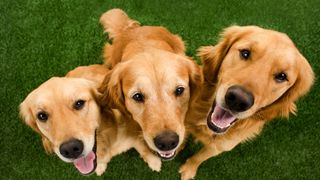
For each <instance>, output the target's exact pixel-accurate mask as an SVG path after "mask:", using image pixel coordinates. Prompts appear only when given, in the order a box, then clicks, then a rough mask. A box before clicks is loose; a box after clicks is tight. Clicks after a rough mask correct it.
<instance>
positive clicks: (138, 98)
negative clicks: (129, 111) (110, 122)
mask: <svg viewBox="0 0 320 180" xmlns="http://www.w3.org/2000/svg"><path fill="white" fill-rule="evenodd" d="M132 99H134V100H135V101H136V102H143V101H144V96H143V94H142V93H141V92H138V93H135V94H134V95H133V96H132Z"/></svg>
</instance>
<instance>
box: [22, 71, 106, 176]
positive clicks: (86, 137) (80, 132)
mask: <svg viewBox="0 0 320 180" xmlns="http://www.w3.org/2000/svg"><path fill="white" fill-rule="evenodd" d="M96 88H97V85H96V83H94V82H92V81H89V80H86V79H80V78H64V77H62V78H58V77H54V78H51V79H49V80H48V81H46V82H45V83H43V84H42V85H40V86H39V87H38V88H37V89H35V90H34V91H32V92H31V93H30V94H29V95H28V96H27V97H26V99H25V100H24V101H23V102H22V103H21V104H20V114H21V117H22V119H23V120H24V122H25V123H26V124H27V125H28V126H30V127H31V128H32V129H33V130H34V131H36V132H37V133H39V134H40V135H41V137H42V142H43V146H44V148H45V150H46V151H47V152H48V153H51V152H55V154H57V155H58V156H59V158H60V159H62V160H63V161H65V162H73V163H74V165H75V166H76V168H77V169H78V170H79V171H80V172H81V173H82V174H89V173H92V172H93V171H94V170H95V168H96V134H95V133H96V129H97V128H98V125H99V123H100V114H101V113H100V108H99V106H98V105H97V103H96V100H95V98H96V96H97V94H98V92H97V90H96Z"/></svg>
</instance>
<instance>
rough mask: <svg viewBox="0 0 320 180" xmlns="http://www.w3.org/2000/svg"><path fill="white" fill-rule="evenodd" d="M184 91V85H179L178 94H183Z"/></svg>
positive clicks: (176, 92)
mask: <svg viewBox="0 0 320 180" xmlns="http://www.w3.org/2000/svg"><path fill="white" fill-rule="evenodd" d="M183 92H184V87H177V89H176V91H175V94H176V96H181V95H182V94H183Z"/></svg>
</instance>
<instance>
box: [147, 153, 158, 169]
mask: <svg viewBox="0 0 320 180" xmlns="http://www.w3.org/2000/svg"><path fill="white" fill-rule="evenodd" d="M146 161H147V163H148V166H149V167H150V169H152V170H153V171H157V172H160V170H161V159H160V158H159V157H158V156H154V155H152V156H149V157H148V159H146Z"/></svg>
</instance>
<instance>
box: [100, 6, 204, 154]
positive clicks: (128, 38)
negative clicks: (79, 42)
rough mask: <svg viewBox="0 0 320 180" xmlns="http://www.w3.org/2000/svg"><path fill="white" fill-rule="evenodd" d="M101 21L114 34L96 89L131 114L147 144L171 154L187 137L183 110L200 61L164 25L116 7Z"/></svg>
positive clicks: (198, 78)
mask: <svg viewBox="0 0 320 180" xmlns="http://www.w3.org/2000/svg"><path fill="white" fill-rule="evenodd" d="M100 22H101V24H102V25H103V27H104V29H105V31H106V32H107V33H108V35H109V38H111V39H112V45H110V44H107V45H106V46H105V49H104V57H105V59H106V64H109V66H111V67H112V68H113V69H112V72H111V73H110V74H108V75H107V77H106V79H105V80H104V82H103V84H102V86H101V88H100V89H99V91H100V92H101V93H103V96H104V98H105V99H106V100H102V103H103V102H106V103H108V102H109V104H110V103H111V104H110V105H111V106H112V107H114V108H118V109H120V110H122V112H124V113H126V114H128V115H129V116H131V117H132V118H133V120H134V121H136V122H137V123H138V124H139V125H140V127H141V128H142V136H143V138H144V139H145V141H146V142H147V144H148V146H149V147H150V148H151V149H152V150H153V151H155V152H157V153H158V155H159V156H160V157H161V158H162V159H166V160H169V159H172V158H173V157H174V156H175V155H176V151H177V149H179V147H181V144H182V142H183V140H184V138H185V126H184V120H185V115H186V112H187V110H188V107H189V101H190V98H191V97H192V96H193V94H194V93H195V89H196V87H197V86H198V85H199V84H200V82H201V76H200V69H199V67H198V66H197V65H196V64H195V62H193V61H192V60H190V59H189V58H188V57H186V56H185V55H184V50H185V48H184V43H183V41H182V40H181V38H180V37H178V36H176V35H173V34H171V33H170V32H169V31H168V30H166V29H165V28H163V27H156V26H140V25H139V23H138V22H137V21H134V20H131V19H129V18H128V16H127V15H126V14H125V13H124V12H123V11H121V10H119V9H113V10H110V11H108V12H106V13H105V14H103V15H102V16H101V18H100ZM108 100H113V101H108Z"/></svg>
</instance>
